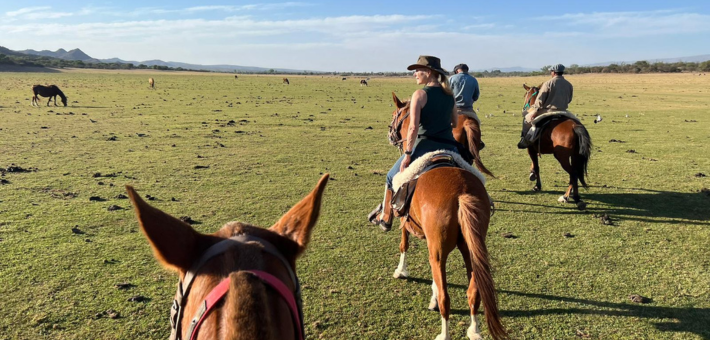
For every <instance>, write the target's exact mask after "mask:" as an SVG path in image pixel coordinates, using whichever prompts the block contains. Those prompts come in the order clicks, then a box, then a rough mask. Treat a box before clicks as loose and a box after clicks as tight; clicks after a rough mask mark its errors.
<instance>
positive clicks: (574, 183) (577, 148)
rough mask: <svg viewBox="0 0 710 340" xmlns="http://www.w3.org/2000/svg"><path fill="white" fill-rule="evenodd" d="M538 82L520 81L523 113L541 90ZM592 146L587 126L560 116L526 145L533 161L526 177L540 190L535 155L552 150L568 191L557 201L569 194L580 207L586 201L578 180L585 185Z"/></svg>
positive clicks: (567, 197)
mask: <svg viewBox="0 0 710 340" xmlns="http://www.w3.org/2000/svg"><path fill="white" fill-rule="evenodd" d="M540 86H542V85H540ZM540 86H533V87H530V86H527V85H525V84H523V88H524V89H525V96H524V100H523V103H524V104H523V115H525V114H526V113H527V112H528V109H530V108H531V107H532V106H533V105H534V104H535V101H536V100H537V96H538V93H539V92H540ZM591 149H592V139H591V137H590V136H589V132H588V131H587V128H585V127H584V125H582V123H580V122H579V121H575V120H573V119H570V118H563V119H559V120H557V121H552V122H550V123H549V124H548V125H546V126H545V127H544V130H542V131H541V132H540V138H539V142H536V143H532V144H531V145H530V147H528V155H529V156H530V160H531V161H532V164H531V165H530V176H529V178H530V180H531V181H536V182H535V186H534V187H533V191H540V190H542V182H541V181H540V166H539V164H538V155H539V154H540V155H542V154H553V155H554V156H555V158H556V159H557V161H558V162H559V163H560V165H561V166H562V168H563V169H564V170H565V171H566V172H567V173H568V174H569V185H568V186H567V191H566V192H565V193H564V195H562V196H560V198H559V199H558V201H559V202H561V203H566V202H568V201H569V198H570V196H571V197H572V199H573V200H574V202H575V203H576V204H577V207H578V208H579V209H580V210H584V209H585V208H586V207H587V204H586V203H585V202H583V201H582V199H581V198H580V196H579V185H578V182H579V183H582V185H583V186H584V187H587V182H586V180H585V176H586V175H587V165H588V164H589V157H590V156H591Z"/></svg>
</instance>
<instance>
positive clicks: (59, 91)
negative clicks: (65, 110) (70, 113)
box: [52, 85, 67, 100]
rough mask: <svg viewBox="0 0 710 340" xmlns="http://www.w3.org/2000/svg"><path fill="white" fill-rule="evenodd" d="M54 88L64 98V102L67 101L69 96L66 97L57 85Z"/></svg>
mask: <svg viewBox="0 0 710 340" xmlns="http://www.w3.org/2000/svg"><path fill="white" fill-rule="evenodd" d="M52 86H53V87H54V88H55V89H56V90H57V94H58V95H59V96H60V97H62V99H63V100H67V96H65V95H64V92H62V90H60V89H59V87H58V86H57V85H52Z"/></svg>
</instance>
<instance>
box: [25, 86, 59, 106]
mask: <svg viewBox="0 0 710 340" xmlns="http://www.w3.org/2000/svg"><path fill="white" fill-rule="evenodd" d="M32 92H33V93H34V95H33V96H32V106H39V97H37V96H38V95H40V96H42V97H49V100H48V101H47V106H49V103H50V102H52V98H54V106H57V96H59V97H60V98H62V104H64V106H67V96H65V95H64V92H62V90H60V89H59V87H57V85H49V86H43V85H33V86H32Z"/></svg>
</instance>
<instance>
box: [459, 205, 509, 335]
mask: <svg viewBox="0 0 710 340" xmlns="http://www.w3.org/2000/svg"><path fill="white" fill-rule="evenodd" d="M486 206H487V205H486V204H483V202H481V201H480V200H479V199H478V198H477V197H475V196H473V195H470V194H463V195H461V196H459V211H458V219H459V224H460V225H461V232H462V234H463V237H464V240H465V241H466V245H467V246H468V250H469V253H470V255H471V263H472V265H473V273H472V274H473V277H474V279H475V284H476V289H477V290H478V293H479V294H480V295H481V300H483V309H484V314H485V316H486V323H487V325H488V331H489V332H490V333H491V337H492V338H493V339H494V340H499V339H506V338H507V337H508V334H507V332H506V330H505V328H503V324H502V323H501V320H500V314H499V313H498V302H497V301H496V290H495V286H494V284H493V277H492V276H491V265H490V262H489V260H488V249H487V248H486V242H485V239H486V235H485V231H486V229H487V226H488V222H489V219H490V216H489V213H488V211H486V209H485V207H486ZM482 231H483V233H482Z"/></svg>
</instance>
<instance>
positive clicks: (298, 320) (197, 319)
mask: <svg viewBox="0 0 710 340" xmlns="http://www.w3.org/2000/svg"><path fill="white" fill-rule="evenodd" d="M247 242H257V243H259V244H260V245H261V246H262V247H263V251H265V252H267V253H269V254H271V255H273V256H275V257H276V258H277V259H279V260H280V261H281V263H282V264H283V265H284V267H285V268H286V270H287V271H288V274H289V276H290V277H291V280H292V281H293V284H294V286H295V287H296V291H295V292H291V291H290V290H289V289H288V287H286V285H285V284H284V283H283V282H281V280H279V279H278V278H277V277H275V276H273V275H271V274H269V273H266V272H264V271H261V270H243V271H244V272H247V273H251V274H253V275H255V276H256V277H258V278H259V279H260V280H261V281H263V282H264V283H265V284H266V285H268V286H270V287H271V288H273V289H274V290H276V291H277V292H278V293H279V295H280V296H281V298H283V299H284V300H285V301H286V303H287V304H288V306H289V308H290V310H291V315H292V317H293V320H294V327H295V328H296V329H295V332H296V333H297V334H298V339H299V340H303V339H304V338H305V329H304V327H303V306H302V300H301V286H300V284H299V282H298V278H297V277H296V273H294V271H293V269H292V268H291V265H290V264H289V262H288V261H287V260H286V258H284V257H283V255H281V253H280V252H279V251H278V249H276V247H274V245H272V244H271V243H269V242H268V241H266V240H264V239H262V238H259V237H256V236H251V235H246V234H242V235H237V236H232V237H230V238H228V239H225V240H222V241H220V242H218V243H217V244H215V245H213V246H211V247H210V248H209V249H207V251H205V252H204V254H202V256H201V257H200V259H199V260H198V261H197V262H196V263H195V264H194V265H193V266H192V268H190V270H189V271H188V272H187V273H185V277H184V279H183V280H182V281H180V282H179V283H178V289H177V294H176V297H175V300H173V304H172V307H171V308H170V326H171V332H170V340H182V337H181V334H182V331H181V328H182V327H181V325H182V317H183V312H184V307H185V303H186V300H187V299H186V298H187V296H188V294H189V292H190V288H191V287H192V283H193V281H194V279H195V277H196V275H197V273H198V272H199V270H200V268H201V267H202V266H203V265H205V263H207V261H209V260H210V259H212V258H213V257H215V256H217V255H219V254H222V253H224V252H226V251H227V250H228V249H229V248H231V247H233V246H236V245H240V244H244V243H247ZM230 282H231V280H230V278H229V277H227V278H225V279H223V280H222V281H221V282H220V283H219V284H218V285H217V286H216V287H215V288H213V289H212V291H210V293H209V294H208V295H207V298H205V300H204V301H203V302H202V305H201V307H200V309H199V310H198V311H197V313H196V314H195V316H194V317H193V319H192V321H191V322H190V326H189V328H188V332H187V338H186V339H189V340H195V339H197V333H198V331H199V328H200V326H201V325H202V322H203V321H204V320H205V319H206V318H207V315H208V314H209V312H210V311H212V310H213V309H214V306H215V305H216V304H217V303H219V302H220V301H221V300H222V299H223V298H224V296H226V295H227V292H228V291H229V285H230Z"/></svg>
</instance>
